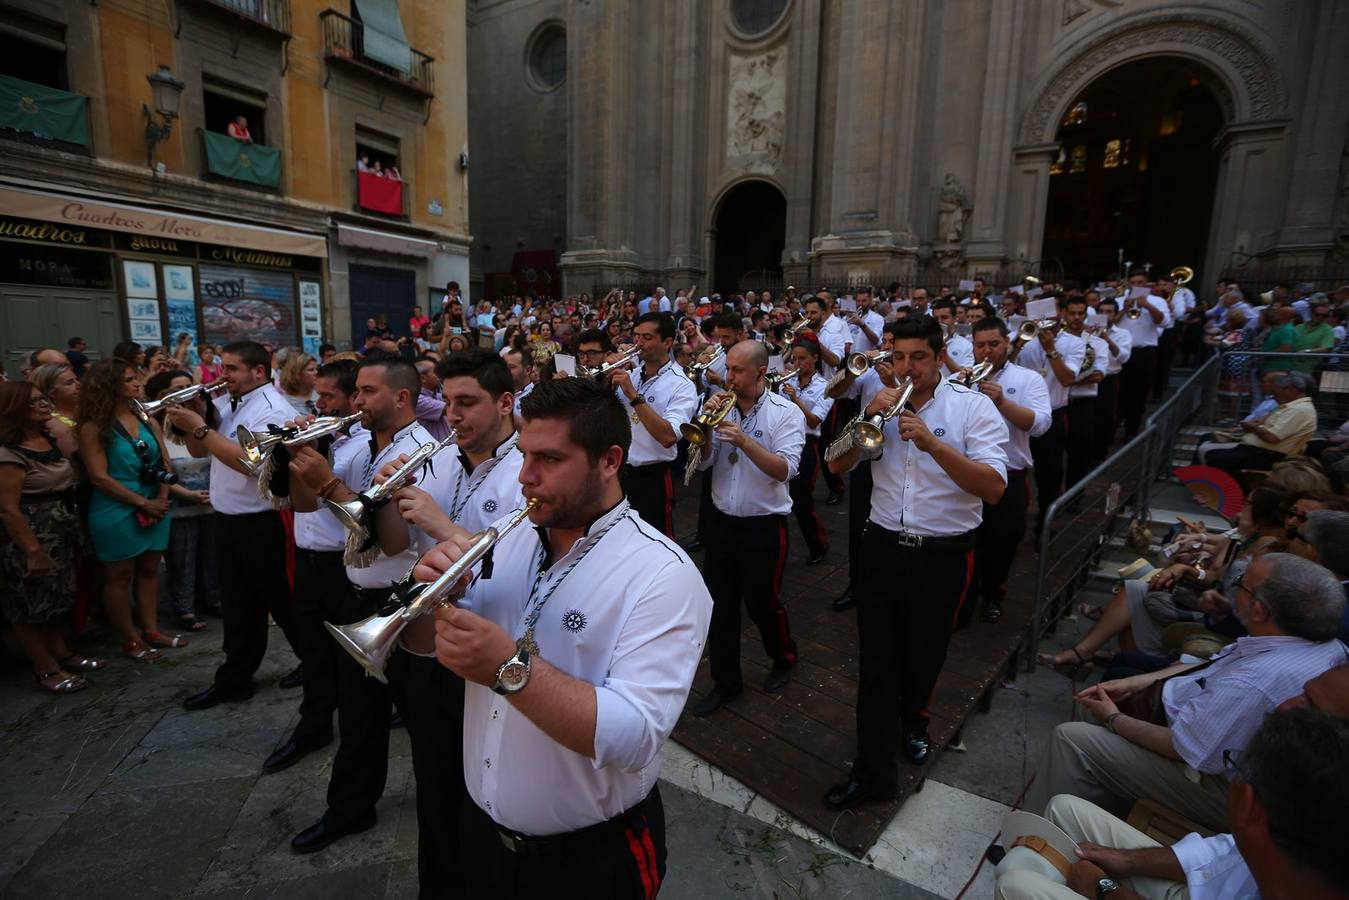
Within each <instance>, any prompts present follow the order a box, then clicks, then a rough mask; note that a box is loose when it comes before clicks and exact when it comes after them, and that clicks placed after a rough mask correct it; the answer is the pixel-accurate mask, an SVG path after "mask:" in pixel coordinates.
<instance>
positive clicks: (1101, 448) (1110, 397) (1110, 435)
mask: <svg viewBox="0 0 1349 900" xmlns="http://www.w3.org/2000/svg"><path fill="white" fill-rule="evenodd" d="M1118 426H1119V375H1118V374H1115V375H1107V376H1105V378H1104V379H1102V380H1101V383H1100V384H1098V385H1097V386H1096V427H1095V428H1094V429H1093V431H1094V433H1093V435H1092V447H1091V455H1092V458H1093V459H1095V460H1096V463H1097V464H1098V465H1099V464H1100V463H1103V462H1105V458H1106V457H1107V456H1109V455H1110V445H1111V444H1113V443H1114V442H1115V429H1116V428H1117V427H1118Z"/></svg>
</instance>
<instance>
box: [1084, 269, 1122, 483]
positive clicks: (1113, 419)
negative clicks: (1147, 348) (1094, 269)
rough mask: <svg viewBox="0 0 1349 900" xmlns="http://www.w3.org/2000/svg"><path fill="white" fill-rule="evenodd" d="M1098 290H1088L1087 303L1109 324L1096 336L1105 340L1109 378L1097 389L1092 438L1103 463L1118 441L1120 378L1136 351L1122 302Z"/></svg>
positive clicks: (1096, 457) (1093, 450) (1093, 452)
mask: <svg viewBox="0 0 1349 900" xmlns="http://www.w3.org/2000/svg"><path fill="white" fill-rule="evenodd" d="M1094 296H1096V292H1095V291H1087V302H1088V303H1089V304H1091V308H1092V309H1094V310H1095V311H1096V313H1097V315H1099V316H1100V317H1101V318H1103V319H1105V324H1104V325H1103V326H1101V327H1100V328H1098V329H1097V331H1096V335H1097V337H1099V338H1100V339H1101V340H1103V341H1105V347H1106V351H1107V353H1106V359H1105V378H1103V379H1102V380H1101V383H1100V385H1099V386H1098V388H1097V391H1096V420H1095V431H1094V435H1093V437H1092V447H1091V455H1092V458H1093V459H1094V460H1095V461H1096V462H1097V463H1098V464H1099V463H1101V462H1103V461H1104V460H1105V458H1106V457H1107V456H1109V455H1110V444H1111V441H1113V440H1114V436H1115V428H1116V427H1117V426H1118V425H1119V377H1120V370H1121V369H1123V368H1124V364H1125V363H1126V362H1128V361H1129V353H1130V351H1131V350H1133V339H1132V338H1130V337H1129V332H1127V331H1125V330H1124V329H1123V328H1121V327H1120V326H1119V301H1118V300H1116V299H1115V298H1114V297H1103V298H1102V297H1097V299H1096V301H1095V303H1092V298H1093V297H1094Z"/></svg>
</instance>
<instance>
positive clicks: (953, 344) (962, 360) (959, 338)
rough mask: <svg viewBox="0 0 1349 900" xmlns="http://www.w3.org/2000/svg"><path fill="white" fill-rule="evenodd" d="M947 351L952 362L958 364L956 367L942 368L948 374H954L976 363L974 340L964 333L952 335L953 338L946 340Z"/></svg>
mask: <svg viewBox="0 0 1349 900" xmlns="http://www.w3.org/2000/svg"><path fill="white" fill-rule="evenodd" d="M946 353H947V355H949V356H950V357H951V362H953V363H955V364H956V367H955V368H954V369H945V368H944V369H943V370H942V371H943V372H944V373H945V374H947V375H954V374H955V373H956V372H959V371H960V370H961V369H968V368H969V367H970V366H972V365H974V341H972V340H970V339H969V338H967V337H965V335H963V334H953V335H951V339H950V340H949V341H947V342H946Z"/></svg>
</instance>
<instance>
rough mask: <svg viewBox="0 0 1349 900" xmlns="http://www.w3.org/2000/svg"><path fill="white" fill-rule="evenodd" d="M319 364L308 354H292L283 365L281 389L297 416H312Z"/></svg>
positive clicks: (280, 380) (296, 352)
mask: <svg viewBox="0 0 1349 900" xmlns="http://www.w3.org/2000/svg"><path fill="white" fill-rule="evenodd" d="M318 377H319V364H318V362H317V361H316V360H315V359H314V357H312V356H310V355H309V354H308V353H300V352H298V351H295V352H292V353H290V354H288V355H287V356H286V361H285V362H283V363H282V364H281V377H280V379H278V380H279V382H280V384H279V387H280V388H281V393H283V394H285V395H286V402H287V403H289V404H290V405H291V406H292V407H294V409H295V412H296V414H297V415H301V416H312V415H314V413H315V412H316V410H315V408H314V384H315V383H316V382H317V381H318Z"/></svg>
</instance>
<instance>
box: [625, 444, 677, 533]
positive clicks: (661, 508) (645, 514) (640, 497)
mask: <svg viewBox="0 0 1349 900" xmlns="http://www.w3.org/2000/svg"><path fill="white" fill-rule="evenodd" d="M623 492H624V493H625V494H627V495H628V503H630V504H631V505H632V508H633V509H634V510H636V511H637V515H639V516H641V517H642V521H644V522H646V523H647V524H648V525H650V526H652V527H653V528H655V529H657V530H659V531H660V532H661V534H664V535H665V536H666V537H668V538H670V539H671V540H673V539H674V473H673V471H672V470H671V468H670V464H669V463H665V462H659V463H647V464H646V465H644V466H624V467H623Z"/></svg>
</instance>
